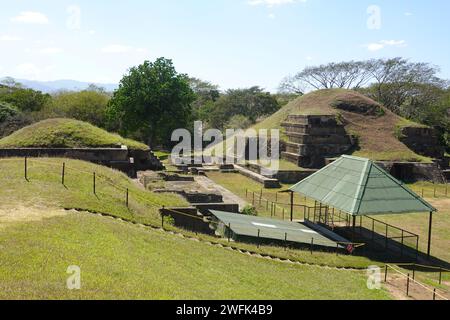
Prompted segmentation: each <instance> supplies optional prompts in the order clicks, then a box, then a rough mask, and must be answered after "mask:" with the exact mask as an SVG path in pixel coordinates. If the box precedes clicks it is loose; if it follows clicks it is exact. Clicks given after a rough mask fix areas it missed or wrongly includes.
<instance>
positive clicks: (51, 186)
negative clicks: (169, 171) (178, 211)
mask: <svg viewBox="0 0 450 320" xmlns="http://www.w3.org/2000/svg"><path fill="white" fill-rule="evenodd" d="M63 163H65V164H66V167H65V181H64V185H63V184H62V178H61V175H62V164H63ZM27 171H28V181H27V180H25V177H24V159H18V158H17V159H16V158H13V159H0V179H1V181H2V192H1V193H0V208H9V207H12V208H14V207H15V206H17V205H20V206H22V207H29V208H32V207H46V208H68V209H81V210H87V211H91V212H92V211H94V212H101V213H107V214H111V215H114V216H117V217H121V218H125V219H129V220H133V221H137V222H143V223H150V224H152V223H153V224H157V223H160V215H159V212H158V210H159V209H160V208H161V207H162V206H172V207H177V206H186V205H187V202H186V201H185V200H184V199H183V198H181V197H179V196H177V195H172V194H156V193H152V192H149V191H146V190H144V189H143V188H141V187H140V186H139V185H138V184H137V183H134V182H133V181H132V180H130V179H129V178H128V177H127V176H126V175H125V174H123V173H121V172H119V171H116V170H112V169H109V168H107V167H103V166H99V165H95V164H92V163H88V162H83V161H78V160H71V159H48V158H39V159H34V158H30V159H28V170H27ZM94 172H95V173H96V194H94V190H93V180H94V177H93V175H94ZM127 188H128V189H129V207H127V206H126V189H127Z"/></svg>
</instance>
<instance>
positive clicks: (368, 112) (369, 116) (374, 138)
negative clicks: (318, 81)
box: [254, 89, 431, 162]
mask: <svg viewBox="0 0 450 320" xmlns="http://www.w3.org/2000/svg"><path fill="white" fill-rule="evenodd" d="M289 115H335V116H336V117H338V119H339V120H340V121H341V122H342V123H343V124H344V125H345V128H346V130H347V132H349V133H351V134H353V135H354V136H355V137H357V138H358V141H359V149H358V150H356V151H355V152H354V155H356V156H361V157H366V158H370V159H373V160H396V161H419V162H430V161H431V159H429V158H427V157H423V156H420V155H418V154H416V153H415V152H413V151H412V150H410V149H409V148H408V147H407V146H406V145H404V144H403V143H402V142H400V141H399V139H398V138H397V136H398V132H399V128H401V127H404V126H420V125H419V124H416V123H413V122H411V121H408V120H406V119H403V118H401V117H399V116H397V115H395V114H394V113H392V112H390V111H389V110H387V109H386V108H384V107H383V106H381V105H379V104H378V103H377V102H375V101H373V100H371V99H369V98H367V97H365V96H363V95H361V94H359V93H357V92H354V91H351V90H344V89H331V90H318V91H315V92H312V93H310V94H307V95H305V96H303V97H300V98H298V99H296V100H294V101H292V102H291V103H289V104H288V105H286V106H285V107H283V108H282V109H281V110H279V111H278V112H277V113H275V114H273V115H272V116H270V117H268V118H267V119H265V120H264V121H262V122H260V123H258V124H257V125H256V126H255V127H254V129H258V130H259V129H280V130H281V132H282V138H283V139H286V137H283V128H282V127H281V123H282V122H283V121H285V120H286V118H287V117H288V116H289Z"/></svg>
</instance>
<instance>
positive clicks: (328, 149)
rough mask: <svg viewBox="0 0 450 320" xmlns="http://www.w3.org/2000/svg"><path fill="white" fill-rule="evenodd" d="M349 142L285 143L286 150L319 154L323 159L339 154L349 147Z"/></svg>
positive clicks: (308, 154)
mask: <svg viewBox="0 0 450 320" xmlns="http://www.w3.org/2000/svg"><path fill="white" fill-rule="evenodd" d="M351 147H352V145H351V144H298V143H293V142H287V143H286V152H287V153H292V154H297V155H300V156H319V155H320V156H321V157H322V158H323V159H325V158H326V157H331V156H334V155H340V154H344V153H346V152H348V151H349V150H350V149H351Z"/></svg>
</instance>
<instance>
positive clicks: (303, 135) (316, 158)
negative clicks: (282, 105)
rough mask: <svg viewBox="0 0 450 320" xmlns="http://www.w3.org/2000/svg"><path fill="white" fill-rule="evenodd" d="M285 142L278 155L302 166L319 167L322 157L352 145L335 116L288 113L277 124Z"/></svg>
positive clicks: (340, 152)
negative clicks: (282, 149)
mask: <svg viewBox="0 0 450 320" xmlns="http://www.w3.org/2000/svg"><path fill="white" fill-rule="evenodd" d="M281 125H282V126H283V127H284V128H285V132H286V135H287V137H288V140H289V141H288V142H286V151H285V152H283V153H282V158H283V159H285V160H287V161H289V162H292V163H295V164H296V165H298V166H299V167H302V168H321V167H323V166H324V165H325V159H326V158H331V157H336V156H340V155H342V154H345V153H347V152H348V151H349V150H350V149H351V148H352V147H353V146H354V141H353V138H352V136H351V135H349V134H347V132H346V131H345V128H344V126H343V125H340V124H339V123H338V122H337V120H336V117H335V116H333V115H330V116H299V115H291V116H289V117H288V118H287V119H286V121H285V122H283V123H282V124H281Z"/></svg>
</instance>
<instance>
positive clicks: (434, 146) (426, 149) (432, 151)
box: [400, 127, 445, 159]
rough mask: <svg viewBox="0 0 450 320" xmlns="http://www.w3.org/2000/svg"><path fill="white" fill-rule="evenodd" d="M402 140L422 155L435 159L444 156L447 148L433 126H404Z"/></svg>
mask: <svg viewBox="0 0 450 320" xmlns="http://www.w3.org/2000/svg"><path fill="white" fill-rule="evenodd" d="M400 141H401V142H403V143H404V144H405V145H406V146H407V147H408V148H410V149H411V150H413V151H414V152H415V153H418V154H420V155H423V156H427V157H431V158H434V159H442V158H444V154H445V149H444V147H442V146H441V145H440V143H439V138H438V136H437V134H436V131H435V130H434V129H432V128H426V127H424V128H415V127H406V128H403V129H402V132H401V137H400Z"/></svg>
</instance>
